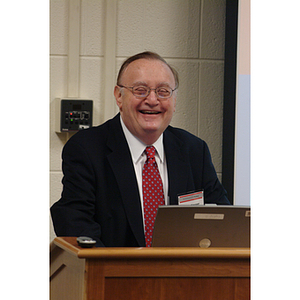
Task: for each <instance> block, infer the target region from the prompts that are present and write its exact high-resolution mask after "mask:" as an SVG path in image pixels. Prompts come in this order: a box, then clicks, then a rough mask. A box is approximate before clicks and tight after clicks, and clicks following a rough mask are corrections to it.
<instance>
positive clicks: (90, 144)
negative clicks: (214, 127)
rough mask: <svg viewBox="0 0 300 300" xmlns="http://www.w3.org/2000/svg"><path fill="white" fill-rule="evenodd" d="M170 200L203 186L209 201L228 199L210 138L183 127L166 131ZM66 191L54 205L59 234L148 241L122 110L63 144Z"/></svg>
mask: <svg viewBox="0 0 300 300" xmlns="http://www.w3.org/2000/svg"><path fill="white" fill-rule="evenodd" d="M163 143H164V149H165V154H166V160H167V168H168V179H169V197H170V204H173V205H175V204H177V203H178V200H177V198H178V194H182V193H186V192H190V191H195V190H200V189H204V199H205V203H217V204H229V201H228V199H227V197H226V191H225V190H224V188H223V186H222V185H221V184H220V182H219V180H218V178H217V175H216V172H215V169H214V167H213V165H212V162H211V156H210V153H209V150H208V147H207V145H206V143H205V142H204V141H203V140H201V139H199V138H197V137H195V136H194V135H192V134H190V133H188V132H187V131H184V130H182V129H178V128H173V127H171V126H169V127H168V128H167V129H166V130H165V132H164V139H163ZM62 158H63V173H64V177H63V181H62V182H63V192H62V197H61V199H60V200H59V201H58V202H56V203H55V204H54V205H53V206H52V207H51V215H52V220H53V225H54V229H55V232H56V234H57V235H58V236H89V237H92V238H94V239H95V240H96V241H97V246H107V247H118V246H119V247H126V246H132V247H142V246H145V238H144V230H143V218H142V210H141V202H140V196H139V190H138V186H137V180H136V176H135V171H134V166H133V163H132V159H131V154H130V150H129V147H128V144H127V141H126V139H125V136H124V133H123V130H122V128H121V123H120V115H119V114H118V115H117V116H115V117H114V118H113V119H111V120H109V121H107V122H106V123H104V124H103V125H100V126H98V127H94V128H91V129H87V130H83V131H80V132H78V133H77V134H75V135H74V136H73V137H72V138H70V140H69V141H68V142H67V143H66V145H65V147H64V149H63V154H62Z"/></svg>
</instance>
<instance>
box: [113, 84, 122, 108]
mask: <svg viewBox="0 0 300 300" xmlns="http://www.w3.org/2000/svg"><path fill="white" fill-rule="evenodd" d="M114 95H115V98H116V103H117V105H118V107H119V109H120V111H121V110H122V93H121V88H120V87H118V86H117V85H116V86H115V89H114Z"/></svg>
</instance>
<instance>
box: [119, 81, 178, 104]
mask: <svg viewBox="0 0 300 300" xmlns="http://www.w3.org/2000/svg"><path fill="white" fill-rule="evenodd" d="M117 86H118V87H120V88H125V89H128V90H129V91H130V92H131V93H132V95H134V96H135V97H137V98H146V97H148V96H149V95H150V93H151V91H154V92H155V95H156V96H157V98H159V99H162V100H167V99H169V98H171V97H172V95H173V92H174V91H175V90H177V89H178V86H176V87H175V88H174V89H172V88H171V87H169V86H159V87H157V88H155V89H151V88H150V87H148V86H145V85H137V86H125V85H121V84H118V85H117ZM136 87H143V88H146V89H147V90H148V93H147V95H144V96H137V95H135V94H134V93H133V89H134V88H136ZM159 88H168V89H170V90H171V94H170V96H168V97H161V96H159V95H157V93H156V90H157V89H159Z"/></svg>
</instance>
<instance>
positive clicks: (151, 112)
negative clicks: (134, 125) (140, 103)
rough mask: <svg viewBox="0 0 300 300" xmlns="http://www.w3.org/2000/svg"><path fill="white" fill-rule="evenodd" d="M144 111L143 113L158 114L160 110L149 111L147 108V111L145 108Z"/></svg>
mask: <svg viewBox="0 0 300 300" xmlns="http://www.w3.org/2000/svg"><path fill="white" fill-rule="evenodd" d="M142 113H143V114H152V115H153V114H158V111H147V110H146V111H145V110H144V111H142Z"/></svg>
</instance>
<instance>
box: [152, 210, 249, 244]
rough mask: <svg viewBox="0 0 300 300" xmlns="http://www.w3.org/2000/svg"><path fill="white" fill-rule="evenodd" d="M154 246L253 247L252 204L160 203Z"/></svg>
mask: <svg viewBox="0 0 300 300" xmlns="http://www.w3.org/2000/svg"><path fill="white" fill-rule="evenodd" d="M152 247H201V248H208V247H245V248H250V207H249V206H247V207H246V206H231V205H228V206H227V205H226V206H209V205H202V206H200V205H197V206H179V205H169V206H160V207H159V208H158V212H157V216H156V220H155V224H154V231H153V238H152Z"/></svg>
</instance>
